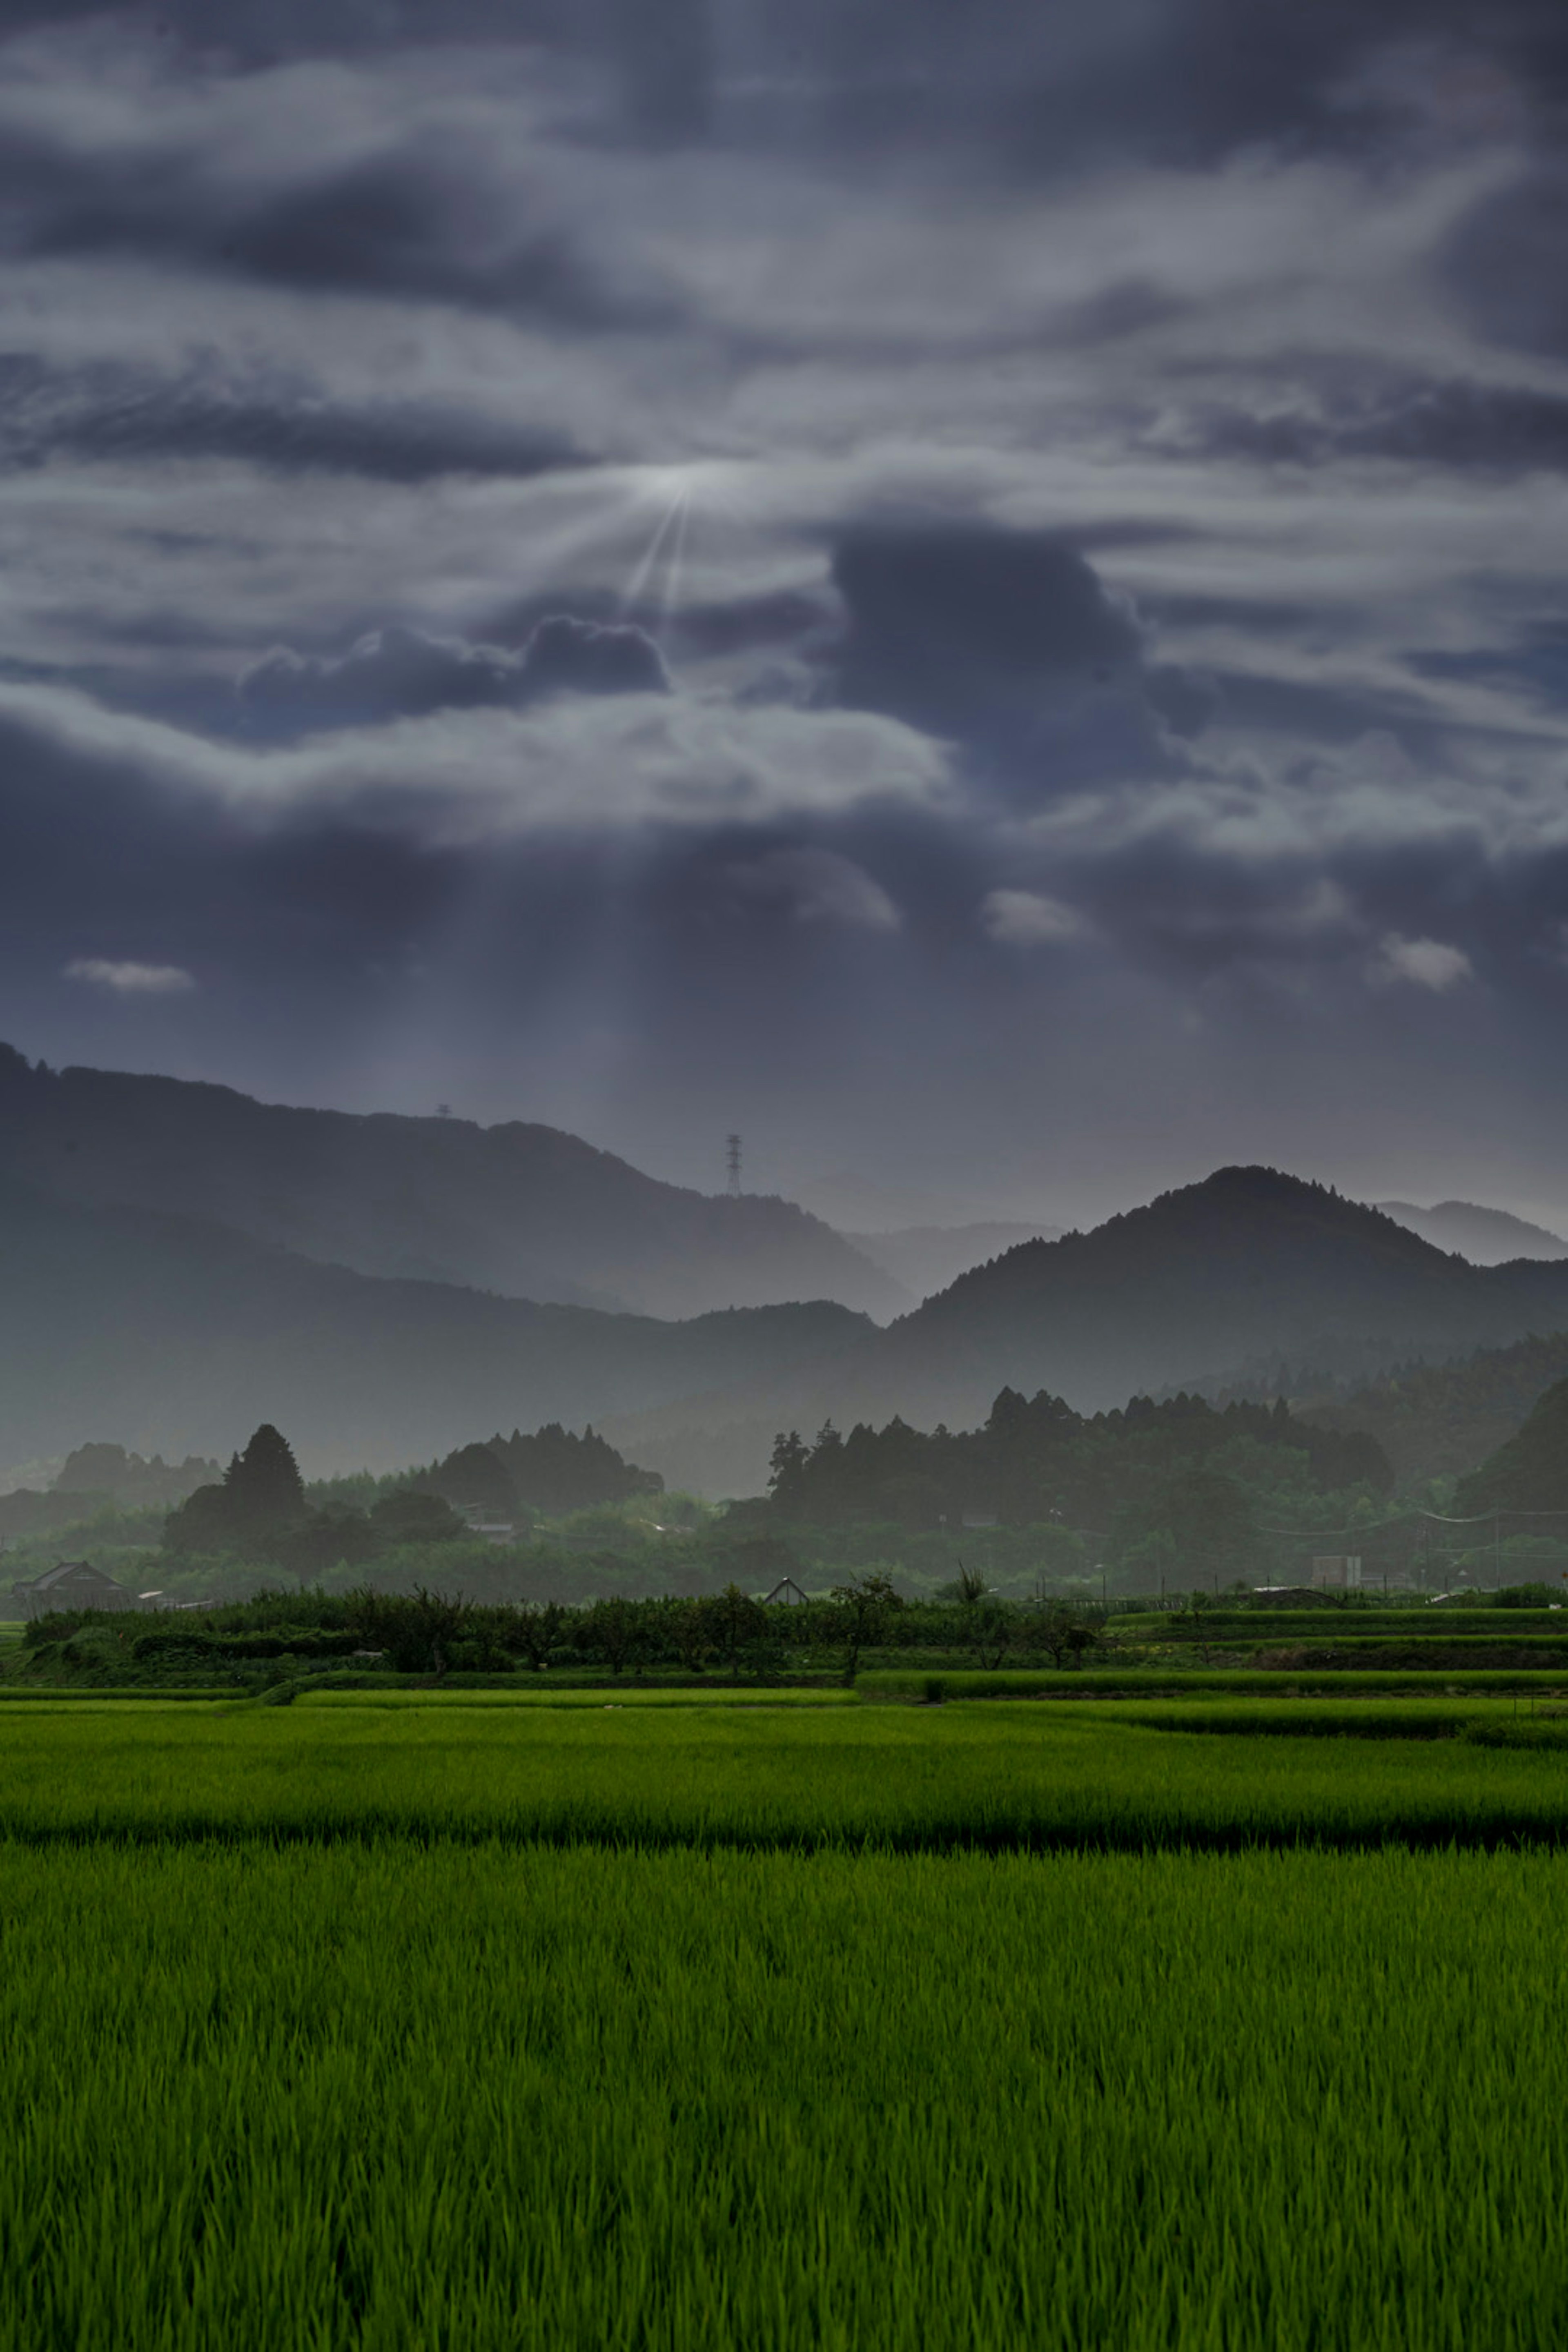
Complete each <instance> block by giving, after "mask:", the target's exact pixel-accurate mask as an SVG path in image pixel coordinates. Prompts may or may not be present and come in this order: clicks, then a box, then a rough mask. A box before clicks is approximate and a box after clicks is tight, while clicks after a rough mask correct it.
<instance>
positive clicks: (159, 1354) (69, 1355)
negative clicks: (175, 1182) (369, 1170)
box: [0, 1171, 875, 1475]
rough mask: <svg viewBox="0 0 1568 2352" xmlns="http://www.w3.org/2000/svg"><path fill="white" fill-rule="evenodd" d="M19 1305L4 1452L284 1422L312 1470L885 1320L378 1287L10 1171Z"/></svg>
mask: <svg viewBox="0 0 1568 2352" xmlns="http://www.w3.org/2000/svg"><path fill="white" fill-rule="evenodd" d="M0 1301H3V1302H4V1330H5V1348H4V1349H3V1350H0V1458H7V1457H8V1458H11V1459H16V1460H20V1459H23V1458H25V1457H26V1456H27V1455H29V1454H37V1455H46V1454H58V1453H61V1452H63V1451H64V1450H65V1449H66V1448H67V1447H68V1446H70V1445H72V1444H75V1443H76V1442H77V1441H78V1440H79V1438H80V1437H81V1436H82V1434H83V1433H84V1432H86V1431H88V1430H92V1431H96V1432H101V1431H112V1432H113V1433H114V1435H115V1437H116V1439H117V1440H119V1441H120V1442H121V1443H123V1444H130V1445H133V1446H135V1447H136V1448H137V1449H138V1450H139V1451H140V1452H142V1453H143V1454H147V1453H151V1452H152V1451H153V1449H154V1448H155V1449H157V1450H158V1451H159V1452H161V1453H163V1454H165V1455H172V1454H186V1453H201V1454H217V1455H219V1456H226V1454H228V1453H229V1452H230V1451H231V1450H232V1448H233V1447H234V1446H235V1445H236V1444H238V1443H240V1442H242V1441H243V1439H244V1438H245V1437H246V1436H247V1434H248V1433H249V1432H250V1431H252V1430H253V1429H255V1428H256V1427H257V1425H258V1423H261V1422H273V1423H277V1424H278V1426H279V1427H280V1428H282V1429H283V1430H284V1431H285V1432H286V1433H288V1434H289V1437H290V1438H291V1439H292V1440H293V1441H294V1443H295V1445H296V1447H297V1450H298V1453H299V1455H300V1461H301V1464H302V1465H305V1466H306V1468H307V1470H308V1471H309V1473H310V1475H326V1474H327V1473H328V1472H331V1471H334V1470H342V1469H352V1468H355V1467H357V1466H360V1465H364V1466H366V1467H370V1468H385V1469H391V1468H395V1467H396V1466H397V1465H399V1464H402V1463H405V1462H409V1461H427V1460H428V1459H429V1458H430V1456H431V1454H433V1453H437V1452H445V1451H446V1450H447V1449H448V1448H450V1447H452V1446H454V1445H458V1444H462V1443H463V1442H464V1441H465V1440H466V1439H468V1437H470V1436H471V1435H472V1433H473V1431H474V1430H475V1429H476V1428H479V1429H496V1428H501V1429H510V1428H514V1427H519V1426H521V1427H523V1428H531V1427H537V1426H538V1425H539V1424H540V1423H544V1422H550V1421H560V1422H565V1423H584V1422H587V1421H593V1422H595V1423H597V1422H598V1421H600V1420H602V1419H603V1418H605V1416H607V1415H608V1414H611V1413H616V1412H619V1413H626V1412H638V1411H646V1410H647V1409H648V1408H650V1407H654V1406H659V1405H665V1404H670V1403H673V1402H676V1401H678V1400H679V1399H681V1398H684V1397H689V1396H694V1395H698V1394H701V1393H705V1392H708V1391H713V1390H718V1391H729V1390H731V1389H734V1388H744V1387H746V1386H748V1385H756V1384H759V1383H765V1382H767V1381H771V1380H773V1379H775V1378H776V1377H778V1376H779V1374H780V1373H782V1372H783V1371H784V1370H787V1369H788V1368H790V1367H791V1366H794V1365H797V1364H800V1363H802V1362H804V1361H805V1360H808V1359H811V1358H815V1357H818V1356H821V1355H824V1354H829V1353H833V1352H836V1351H842V1350H844V1349H846V1348H851V1347H853V1345H854V1344H855V1342H856V1341H857V1340H858V1339H859V1338H860V1337H861V1336H862V1335H863V1334H865V1333H868V1332H870V1331H871V1330H873V1329H874V1328H875V1327H874V1326H873V1325H872V1324H871V1323H869V1322H868V1320H867V1319H866V1318H864V1317H861V1316H857V1315H854V1314H852V1313H851V1312H850V1311H849V1310H848V1309H847V1308H846V1307H837V1306H834V1305H831V1304H828V1303H826V1302H820V1301H819V1302H817V1303H816V1304H815V1305H810V1306H787V1307H745V1308H734V1309H729V1310H726V1311H724V1312H721V1313H716V1314H710V1315H704V1316H700V1317H697V1318H694V1319H692V1320H690V1321H689V1322H684V1323H663V1322H656V1321H654V1320H653V1319H652V1318H648V1317H646V1316H631V1315H608V1314H604V1313H601V1312H598V1311H596V1310H595V1309H592V1308H586V1307H561V1306H553V1305H545V1306H535V1305H531V1304H528V1303H526V1302H524V1301H522V1300H519V1299H510V1298H498V1297H493V1296H489V1295H487V1294H486V1293H484V1292H481V1291H477V1290H466V1289H460V1288H458V1287H455V1286H451V1285H444V1284H440V1283H434V1282H405V1281H392V1280H386V1279H378V1278H376V1277H374V1276H368V1275H363V1274H356V1273H354V1272H353V1271H351V1270H350V1269H349V1268H347V1267H345V1266H337V1265H320V1264H318V1263H317V1262H316V1261H315V1260H313V1259H310V1258H307V1257H301V1256H299V1255H295V1254H294V1253H292V1252H290V1251H288V1250H283V1249H279V1248H276V1247H271V1246H268V1244H263V1243H259V1242H254V1241H251V1240H249V1239H248V1238H247V1237H246V1236H244V1235H242V1234H236V1233H234V1232H232V1231H230V1230H229V1229H228V1228H227V1227H226V1226H224V1225H219V1224H211V1223H207V1224H204V1223H200V1222H199V1221H197V1220H195V1219H191V1218H184V1217H176V1216H170V1215H166V1214H154V1213H151V1212H149V1211H145V1210H138V1209H121V1208H113V1209H101V1208H94V1207H90V1206H89V1205H87V1204H85V1203H84V1202H79V1201H72V1200H67V1199H63V1198H61V1197H60V1196H58V1194H49V1193H45V1192H40V1191H38V1190H37V1188H36V1187H34V1186H31V1185H27V1184H25V1183H23V1182H22V1181H20V1180H19V1179H18V1178H16V1176H14V1175H9V1174H6V1173H5V1172H3V1171H0Z"/></svg>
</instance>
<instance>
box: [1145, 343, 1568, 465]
mask: <svg viewBox="0 0 1568 2352" xmlns="http://www.w3.org/2000/svg"><path fill="white" fill-rule="evenodd" d="M1564 319H1565V321H1568V310H1565V311H1564ZM1163 441H1164V446H1166V447H1167V448H1173V449H1177V450H1180V451H1183V452H1184V453H1185V454H1187V455H1189V456H1193V457H1205V458H1208V457H1244V458H1255V459H1259V460H1261V461H1262V462H1263V463H1264V464H1267V465H1290V466H1312V467H1321V466H1327V465H1331V464H1333V463H1335V462H1337V461H1342V460H1343V459H1346V458H1358V457H1383V458H1389V459H1392V460H1394V461H1395V462H1399V463H1404V464H1407V465H1411V466H1426V467H1447V468H1452V469H1454V470H1457V471H1463V472H1471V471H1479V472H1489V473H1497V474H1528V473H1540V472H1550V473H1562V472H1563V471H1564V470H1568V394H1563V393H1555V392H1542V391H1538V390H1536V389H1534V388H1533V387H1531V386H1528V385H1512V384H1499V383H1476V382H1473V381H1467V380H1465V379H1458V380H1456V381H1453V382H1449V383H1417V384H1410V385H1406V386H1404V387H1401V388H1399V389H1396V390H1395V389H1388V388H1383V387H1368V388H1366V389H1365V390H1359V391H1353V392H1349V393H1346V394H1342V395H1341V396H1339V397H1338V398H1337V399H1329V400H1326V401H1321V402H1315V403H1311V404H1304V403H1301V402H1300V400H1299V399H1298V400H1297V401H1295V402H1294V403H1293V404H1291V405H1289V406H1281V407H1278V408H1273V409H1261V410H1248V409H1242V408H1237V407H1226V406H1219V405H1210V406H1207V407H1204V408H1200V409H1199V410H1198V411H1197V412H1196V413H1195V414H1194V415H1193V416H1192V417H1191V418H1190V419H1189V421H1188V422H1187V424H1186V425H1185V427H1184V429H1183V430H1182V432H1181V434H1180V436H1179V438H1178V437H1175V436H1173V433H1172V431H1171V429H1170V427H1169V426H1167V427H1166V428H1165V430H1164V434H1163Z"/></svg>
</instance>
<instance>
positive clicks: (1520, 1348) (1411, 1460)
mask: <svg viewBox="0 0 1568 2352" xmlns="http://www.w3.org/2000/svg"><path fill="white" fill-rule="evenodd" d="M1564 1378H1568V1331H1554V1332H1551V1333H1548V1334H1547V1335H1546V1336H1545V1337H1544V1338H1541V1339H1535V1338H1531V1339H1521V1340H1519V1341H1517V1342H1516V1343H1515V1345H1514V1346H1513V1347H1511V1348H1479V1349H1475V1350H1474V1352H1473V1353H1471V1354H1470V1355H1468V1356H1466V1357H1464V1358H1463V1359H1461V1360H1459V1361H1458V1362H1457V1363H1446V1364H1405V1365H1401V1366H1399V1367H1398V1368H1397V1369H1396V1370H1394V1371H1392V1372H1390V1373H1388V1374H1387V1375H1386V1376H1385V1377H1384V1379H1382V1380H1379V1381H1368V1382H1367V1383H1366V1384H1365V1386H1363V1387H1358V1388H1356V1389H1354V1390H1353V1391H1350V1392H1349V1393H1334V1394H1331V1395H1324V1396H1319V1395H1315V1394H1313V1393H1311V1392H1310V1390H1308V1391H1304V1392H1303V1393H1302V1394H1301V1395H1300V1397H1299V1398H1298V1410H1299V1412H1300V1415H1301V1417H1302V1419H1303V1420H1304V1421H1306V1422H1308V1423H1312V1424H1314V1425H1316V1426H1317V1427H1319V1428H1322V1429H1364V1430H1367V1431H1370V1432H1371V1433H1372V1434H1373V1436H1375V1437H1376V1439H1377V1441H1378V1443H1379V1444H1380V1445H1381V1446H1382V1447H1383V1449H1384V1453H1385V1454H1387V1456H1388V1458H1389V1461H1390V1462H1391V1463H1392V1464H1393V1465H1394V1475H1395V1476H1396V1478H1397V1479H1398V1481H1399V1483H1400V1485H1401V1486H1416V1485H1420V1484H1421V1483H1422V1482H1424V1481H1425V1480H1426V1479H1428V1478H1443V1477H1462V1476H1463V1475H1465V1473H1466V1472H1467V1471H1470V1470H1474V1469H1475V1468H1476V1467H1477V1466H1478V1465H1479V1463H1481V1462H1482V1461H1484V1460H1485V1459H1486V1457H1487V1455H1488V1454H1492V1453H1494V1452H1495V1451H1496V1449H1497V1448H1498V1447H1499V1446H1500V1445H1502V1444H1505V1443H1506V1442H1507V1440H1508V1439H1509V1438H1510V1437H1511V1436H1512V1435H1513V1433H1514V1432H1515V1431H1516V1430H1517V1429H1518V1428H1519V1427H1520V1424H1521V1423H1522V1422H1523V1420H1524V1419H1525V1416H1526V1415H1527V1414H1528V1413H1529V1412H1531V1408H1532V1407H1533V1406H1534V1404H1535V1402H1536V1400H1537V1399H1538V1398H1539V1397H1540V1395H1541V1394H1542V1391H1543V1390H1545V1389H1547V1388H1550V1387H1551V1386H1552V1382H1553V1381H1561V1380H1563V1379H1564Z"/></svg>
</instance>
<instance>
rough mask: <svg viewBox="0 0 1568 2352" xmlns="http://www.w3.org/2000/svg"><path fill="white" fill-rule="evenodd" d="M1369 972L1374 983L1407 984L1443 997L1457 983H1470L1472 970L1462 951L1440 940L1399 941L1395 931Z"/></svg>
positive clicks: (1381, 949)
mask: <svg viewBox="0 0 1568 2352" xmlns="http://www.w3.org/2000/svg"><path fill="white" fill-rule="evenodd" d="M1372 972H1373V979H1375V980H1381V981H1384V982H1389V981H1408V982H1410V983H1411V985H1412V986H1413V987H1415V988H1429V989H1430V990H1431V991H1432V992H1433V993H1434V994H1435V995H1437V996H1443V995H1446V994H1447V991H1448V990H1449V989H1450V988H1453V987H1455V986H1456V985H1457V984H1458V982H1460V981H1462V980H1473V979H1474V978H1475V966H1474V965H1473V964H1472V963H1471V961H1470V959H1469V957H1468V955H1467V954H1466V953H1465V951H1464V950H1463V948H1456V947H1448V946H1447V945H1445V943H1444V942H1443V941H1442V940H1405V939H1401V937H1400V936H1399V933H1398V932H1397V931H1390V932H1389V933H1388V934H1387V936H1386V937H1385V938H1384V940H1383V942H1382V945H1381V948H1380V950H1379V955H1378V960H1377V961H1376V962H1375V963H1374V964H1373V967H1372Z"/></svg>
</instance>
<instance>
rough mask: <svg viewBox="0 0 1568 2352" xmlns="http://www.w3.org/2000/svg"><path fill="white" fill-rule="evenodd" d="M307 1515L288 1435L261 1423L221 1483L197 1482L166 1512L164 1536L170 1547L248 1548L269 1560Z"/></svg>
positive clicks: (214, 1549)
mask: <svg viewBox="0 0 1568 2352" xmlns="http://www.w3.org/2000/svg"><path fill="white" fill-rule="evenodd" d="M309 1519H310V1510H309V1507H308V1506H307V1504H306V1501H305V1485H304V1481H303V1479H302V1478H301V1477H300V1466H299V1465H298V1463H297V1462H296V1461H295V1459H294V1455H293V1453H292V1450H291V1449H290V1447H289V1443H288V1440H287V1439H286V1438H284V1437H282V1436H281V1435H280V1434H279V1432H278V1431H277V1430H276V1429H274V1428H273V1426H272V1423H270V1422H269V1421H268V1422H263V1423H262V1424H261V1427H260V1428H259V1429H258V1431H257V1432H256V1434H255V1436H254V1437H252V1439H251V1441H250V1443H249V1444H248V1445H247V1447H246V1449H245V1452H244V1453H243V1454H234V1455H233V1456H232V1457H231V1458H230V1461H229V1465H228V1468H227V1469H226V1471H225V1472H224V1475H223V1483H222V1484H221V1486H198V1487H197V1488H196V1490H195V1494H194V1495H190V1496H186V1498H185V1500H184V1502H183V1503H182V1504H181V1505H180V1507H179V1508H178V1509H177V1510H174V1511H171V1512H170V1514H169V1516H168V1517H167V1518H166V1519H165V1520H164V1522H163V1541H164V1544H165V1545H166V1546H167V1548H168V1549H170V1550H171V1551H247V1552H249V1553H250V1554H252V1555H253V1556H254V1557H258V1558H260V1559H271V1558H273V1557H275V1556H276V1552H277V1548H278V1542H279V1538H281V1537H283V1536H285V1535H287V1534H288V1533H289V1530H290V1529H292V1528H300V1527H303V1526H304V1525H306V1523H307V1522H308V1521H309ZM334 1557H335V1555H334Z"/></svg>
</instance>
